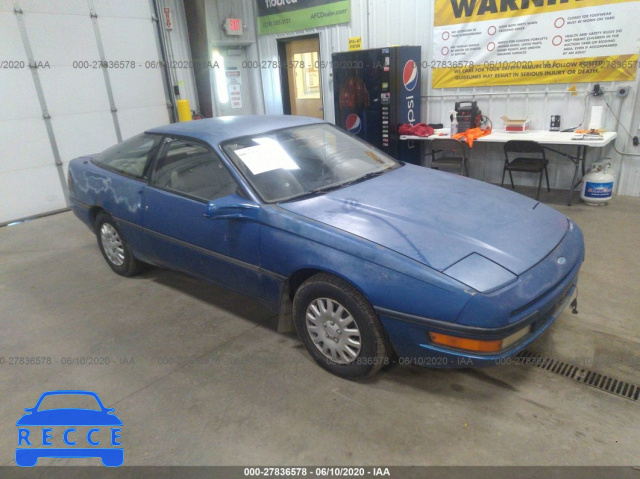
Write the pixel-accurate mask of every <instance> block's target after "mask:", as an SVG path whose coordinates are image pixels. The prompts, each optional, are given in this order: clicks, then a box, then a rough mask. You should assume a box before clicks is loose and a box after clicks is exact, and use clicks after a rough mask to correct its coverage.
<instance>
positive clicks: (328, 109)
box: [243, 0, 640, 196]
mask: <svg viewBox="0 0 640 479" xmlns="http://www.w3.org/2000/svg"><path fill="white" fill-rule="evenodd" d="M243 1H248V2H251V1H252V0H243ZM351 18H352V19H351V23H350V24H344V25H335V26H331V27H324V28H318V29H311V30H303V31H298V32H294V33H287V34H273V35H265V36H260V37H258V47H259V55H260V59H261V60H277V59H278V52H277V39H279V38H285V37H292V36H300V35H305V34H310V33H319V35H320V49H321V57H322V59H323V60H327V61H329V60H331V54H332V53H334V52H340V51H346V50H348V38H349V37H356V36H361V37H362V41H363V48H381V47H385V46H389V45H420V46H422V59H423V61H424V60H426V61H427V64H428V62H430V60H431V58H432V52H431V38H432V30H433V2H432V1H430V0H351ZM638 77H640V75H636V79H635V80H634V81H632V82H624V83H614V82H602V83H601V86H602V87H603V88H604V89H605V90H606V91H607V93H606V94H605V95H604V96H603V97H597V98H596V97H593V96H590V95H587V93H586V92H588V91H590V90H592V87H593V85H592V84H588V83H578V84H576V87H577V90H578V94H577V95H576V96H572V95H570V94H568V93H566V90H567V89H568V87H569V85H567V84H549V85H530V86H513V87H506V86H499V87H486V88H457V89H432V88H431V75H430V71H429V70H428V69H423V71H422V79H423V80H422V95H423V97H422V118H421V120H422V121H423V122H426V123H448V122H447V116H448V112H449V111H450V110H451V109H453V105H454V103H455V102H456V101H459V100H467V99H476V100H477V101H478V105H479V107H480V108H481V110H482V112H483V113H484V114H485V115H487V116H489V117H490V118H491V119H492V121H493V124H494V127H496V128H502V122H501V120H500V117H501V116H502V115H509V116H511V117H519V116H521V115H530V116H531V117H532V128H534V129H548V127H549V119H550V116H551V115H552V114H560V115H562V127H563V128H568V127H571V126H577V125H578V124H580V123H581V122H582V119H583V117H585V120H584V122H585V123H584V124H586V123H588V120H589V112H590V110H591V108H590V107H591V106H592V105H596V104H603V105H604V101H605V100H606V101H607V102H608V103H609V105H610V106H611V108H612V109H613V112H615V115H619V118H620V120H621V121H620V123H621V125H623V126H624V127H625V128H626V129H627V130H628V131H629V133H630V134H631V137H633V136H635V135H638V134H639V133H640V132H639V131H638V122H639V121H640V113H639V110H640V95H639V94H638V93H639V92H638V90H639V88H640V81H639V78H638ZM262 81H263V92H264V103H265V110H266V112H267V113H282V98H281V93H280V80H279V77H278V72H277V71H275V70H263V71H262ZM322 82H323V95H324V107H325V119H327V120H329V121H333V119H334V112H333V83H332V80H331V71H330V70H328V69H325V70H324V71H323V72H322ZM622 85H631V92H630V94H629V96H627V97H626V98H624V99H622V100H621V99H619V98H617V97H616V95H615V93H614V92H615V90H616V89H617V87H618V86H622ZM605 109H606V108H605ZM605 127H606V128H607V129H609V130H616V131H617V132H618V135H619V138H618V140H617V142H616V144H615V148H617V150H619V151H623V152H630V153H632V154H626V155H621V154H620V153H619V152H618V151H616V149H614V146H610V147H607V148H605V149H604V152H602V151H600V150H599V149H594V150H593V151H592V152H591V153H590V155H591V156H590V157H589V158H590V159H596V158H597V157H599V155H600V154H601V153H604V155H605V156H607V157H611V158H612V159H613V160H614V163H615V165H616V167H617V170H618V172H619V177H618V194H623V195H630V196H640V157H638V156H637V155H638V154H640V148H638V147H634V146H633V145H632V142H631V138H630V137H629V136H628V135H627V134H626V133H625V131H624V129H623V128H622V127H619V126H618V122H617V120H616V118H615V116H614V114H613V113H612V112H611V111H607V114H606V115H605ZM633 155H635V156H633ZM502 162H503V156H502V151H501V149H500V147H499V146H497V145H491V144H477V145H476V146H474V148H473V153H472V162H471V176H472V177H475V178H478V179H482V180H484V181H490V182H494V183H499V182H500V177H501V174H502ZM572 167H573V165H572V164H571V163H570V162H569V161H568V160H566V159H563V158H561V157H558V156H557V155H553V156H551V166H550V181H551V183H552V185H551V186H552V188H554V187H557V188H566V187H567V184H568V183H569V182H570V180H571V177H572V174H573V169H572ZM532 176H534V175H527V176H523V177H522V178H520V179H518V181H519V183H520V184H524V185H531V186H533V185H534V183H535V182H536V180H535V178H532Z"/></svg>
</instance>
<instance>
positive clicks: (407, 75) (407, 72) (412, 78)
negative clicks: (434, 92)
mask: <svg viewBox="0 0 640 479" xmlns="http://www.w3.org/2000/svg"><path fill="white" fill-rule="evenodd" d="M402 79H403V81H404V87H405V88H406V89H407V91H413V89H414V88H415V87H416V85H417V84H418V65H416V62H414V61H413V60H409V61H408V62H407V63H405V64H404V71H403V72H402Z"/></svg>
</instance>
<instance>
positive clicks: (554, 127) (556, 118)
mask: <svg viewBox="0 0 640 479" xmlns="http://www.w3.org/2000/svg"><path fill="white" fill-rule="evenodd" d="M549 131H560V115H551V124H550V126H549Z"/></svg>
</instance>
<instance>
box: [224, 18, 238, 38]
mask: <svg viewBox="0 0 640 479" xmlns="http://www.w3.org/2000/svg"><path fill="white" fill-rule="evenodd" d="M222 27H223V28H224V31H225V33H226V34H227V35H242V20H241V19H239V18H227V19H226V20H225V21H224V24H223V25H222Z"/></svg>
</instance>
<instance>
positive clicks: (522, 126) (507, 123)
mask: <svg viewBox="0 0 640 479" xmlns="http://www.w3.org/2000/svg"><path fill="white" fill-rule="evenodd" d="M501 118H502V121H503V122H504V129H505V131H513V132H520V133H522V132H523V131H529V126H530V122H529V118H526V119H524V120H514V119H512V118H509V117H508V116H503V117H501Z"/></svg>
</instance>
